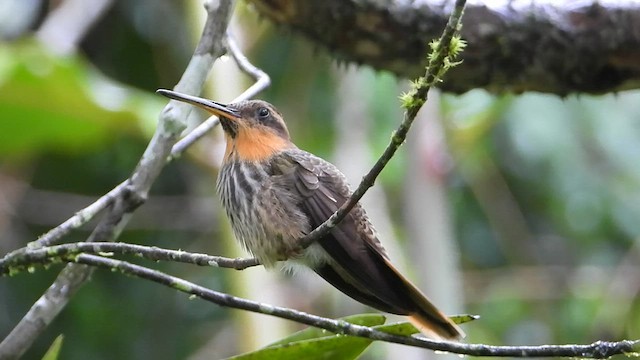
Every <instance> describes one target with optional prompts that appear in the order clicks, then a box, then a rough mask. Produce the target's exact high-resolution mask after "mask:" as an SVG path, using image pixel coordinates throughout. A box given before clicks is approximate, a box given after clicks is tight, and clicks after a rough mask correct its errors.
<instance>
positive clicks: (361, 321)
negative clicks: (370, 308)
mask: <svg viewBox="0 0 640 360" xmlns="http://www.w3.org/2000/svg"><path fill="white" fill-rule="evenodd" d="M340 320H343V321H346V322H348V323H351V324H355V325H362V326H375V325H382V324H384V322H385V321H386V318H385V316H384V315H381V314H358V315H351V316H346V317H343V318H340ZM335 335H336V334H334V333H332V332H330V331H327V330H323V329H318V328H314V327H309V328H306V329H304V330H300V331H298V332H296V333H293V334H291V335H289V336H287V337H285V338H283V339H281V340H278V341H276V342H274V343H272V344H269V345H267V346H266V347H273V346H278V345H285V344H290V343H292V342H296V341H302V340H310V339H317V338H322V337H330V336H335Z"/></svg>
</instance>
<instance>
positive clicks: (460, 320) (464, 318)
mask: <svg viewBox="0 0 640 360" xmlns="http://www.w3.org/2000/svg"><path fill="white" fill-rule="evenodd" d="M449 319H451V321H453V322H454V323H456V324H458V325H460V324H464V323H468V322H471V321H475V320H478V319H480V315H471V314H460V315H451V316H449Z"/></svg>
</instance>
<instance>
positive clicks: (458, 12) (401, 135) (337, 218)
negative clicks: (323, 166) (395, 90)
mask: <svg viewBox="0 0 640 360" xmlns="http://www.w3.org/2000/svg"><path fill="white" fill-rule="evenodd" d="M465 3H466V1H465V0H457V1H456V4H455V6H454V8H453V11H452V13H451V15H450V17H449V22H448V23H447V26H446V27H445V29H444V31H443V33H442V36H441V37H440V40H439V44H440V46H439V49H435V50H434V53H435V54H436V56H432V57H431V60H430V62H429V66H428V67H427V70H426V74H425V78H427V79H431V80H432V81H430V82H428V83H426V84H425V85H426V86H423V87H421V88H420V91H418V92H416V94H415V98H416V99H415V101H414V104H417V105H418V106H417V107H412V108H409V109H407V111H406V112H405V114H404V118H403V120H402V122H401V123H400V125H399V126H398V128H397V129H396V131H395V132H394V134H393V135H392V136H391V141H390V142H389V145H387V147H386V148H385V150H384V152H383V153H382V155H380V158H378V161H376V163H375V164H374V165H373V167H372V168H371V170H369V172H368V173H367V174H366V175H365V176H364V177H363V178H362V181H360V184H359V185H358V187H357V188H356V190H355V191H354V192H353V194H351V197H349V199H348V200H347V201H346V202H345V203H344V204H342V206H340V208H339V209H338V210H337V211H336V212H335V213H333V215H331V216H330V217H329V218H328V219H327V220H326V221H325V222H323V223H322V224H321V225H320V226H318V227H317V228H315V229H314V230H313V231H311V232H310V233H309V234H307V236H305V237H304V238H302V239H301V240H300V245H301V246H302V247H308V246H309V245H311V244H313V243H314V242H316V241H317V240H319V239H320V238H322V237H323V236H325V235H327V234H328V233H329V232H330V231H331V229H333V228H334V227H335V226H336V225H338V224H339V223H340V222H341V221H342V220H343V219H344V218H345V217H346V216H347V214H349V211H351V209H353V207H354V206H355V205H356V204H357V203H358V201H360V199H361V198H362V197H363V196H364V194H365V193H366V192H367V190H369V188H370V187H372V186H373V184H374V183H375V181H376V178H377V177H378V175H380V172H382V170H383V169H384V168H385V166H387V163H388V162H389V160H391V158H392V157H393V155H394V154H395V153H396V151H397V150H398V149H399V148H400V146H401V145H402V144H403V143H404V141H405V139H406V137H407V133H408V132H409V129H410V128H411V124H412V123H413V120H414V119H415V118H416V115H417V113H418V110H419V109H420V108H421V107H422V104H423V103H424V101H426V98H427V92H428V91H429V89H430V88H431V84H432V83H433V80H435V79H434V77H435V76H441V75H442V70H443V69H444V68H445V63H444V57H445V56H446V55H447V54H448V53H449V46H450V44H451V39H452V38H453V35H454V34H455V33H456V32H457V31H458V28H459V26H460V20H461V18H462V13H463V11H464V6H465ZM438 50H439V51H440V52H438Z"/></svg>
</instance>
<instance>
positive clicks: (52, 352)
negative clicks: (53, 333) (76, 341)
mask: <svg viewBox="0 0 640 360" xmlns="http://www.w3.org/2000/svg"><path fill="white" fill-rule="evenodd" d="M63 341H64V335H62V334H60V335H58V337H57V338H56V339H55V340H53V342H52V343H51V346H49V350H47V352H46V353H45V354H44V356H43V357H42V360H57V359H58V356H59V355H60V350H61V349H62V342H63Z"/></svg>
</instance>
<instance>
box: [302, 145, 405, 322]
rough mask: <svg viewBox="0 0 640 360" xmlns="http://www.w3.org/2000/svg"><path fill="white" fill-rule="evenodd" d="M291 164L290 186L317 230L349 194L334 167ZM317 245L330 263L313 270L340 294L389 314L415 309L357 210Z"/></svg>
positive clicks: (308, 159) (307, 157) (305, 158)
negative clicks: (292, 170)
mask: <svg viewBox="0 0 640 360" xmlns="http://www.w3.org/2000/svg"><path fill="white" fill-rule="evenodd" d="M296 155H297V154H296ZM293 159H294V160H295V162H296V163H297V166H295V171H294V172H293V173H292V176H293V177H294V179H293V181H292V185H293V186H294V187H295V189H294V190H295V191H296V192H297V193H299V194H300V195H301V196H300V199H301V203H300V207H301V208H302V210H303V212H304V213H306V214H307V216H308V217H309V220H310V225H311V227H312V228H315V227H317V226H319V225H320V224H322V223H323V222H324V221H325V220H327V219H328V218H329V217H330V216H331V215H332V214H333V213H334V212H335V211H336V210H337V209H338V208H339V207H340V206H341V205H342V204H343V203H344V202H345V201H346V200H347V199H348V197H349V195H350V190H349V187H348V185H347V181H346V179H345V177H344V175H343V174H342V173H341V172H340V171H339V170H338V169H337V168H336V167H335V166H334V165H332V164H330V163H328V162H326V161H324V160H322V159H320V158H318V157H315V156H313V155H311V154H308V153H302V152H301V153H299V156H294V157H293ZM292 190H293V189H292ZM318 243H319V244H320V246H321V247H322V248H323V249H324V251H325V252H327V254H329V256H330V257H331V259H332V260H333V261H332V262H330V263H327V264H324V265H322V266H320V267H317V268H315V269H314V270H315V271H316V272H317V273H318V274H319V275H320V276H322V277H323V278H324V279H325V280H327V281H328V282H330V283H331V284H332V285H334V286H335V287H337V288H338V289H340V290H341V291H342V292H344V293H346V294H347V295H349V296H351V297H352V298H354V299H356V300H358V301H360V302H363V303H365V304H367V305H369V306H372V307H374V308H377V309H380V310H382V311H385V312H389V313H395V314H402V315H407V314H408V313H409V312H410V310H409V309H411V308H412V307H414V306H415V305H414V304H413V300H412V299H409V298H408V297H407V296H406V294H407V289H406V284H405V282H404V281H401V279H400V278H398V275H399V273H397V271H396V270H395V268H393V266H392V265H391V264H390V263H389V260H388V256H387V254H386V251H385V250H384V248H383V247H382V245H381V244H380V241H379V240H378V238H377V234H376V231H375V229H374V228H373V226H372V225H371V223H370V222H369V220H368V217H367V215H366V213H365V211H364V209H363V208H362V207H361V206H360V205H359V204H358V205H356V206H355V207H354V208H353V210H351V212H350V213H349V214H348V215H347V216H346V217H345V219H344V220H343V221H342V222H341V223H340V224H338V226H336V227H335V228H334V229H333V230H332V231H331V232H330V233H329V235H327V236H325V237H323V238H322V239H320V240H319V241H318ZM390 267H391V268H390Z"/></svg>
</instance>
